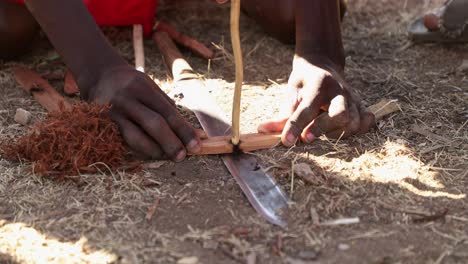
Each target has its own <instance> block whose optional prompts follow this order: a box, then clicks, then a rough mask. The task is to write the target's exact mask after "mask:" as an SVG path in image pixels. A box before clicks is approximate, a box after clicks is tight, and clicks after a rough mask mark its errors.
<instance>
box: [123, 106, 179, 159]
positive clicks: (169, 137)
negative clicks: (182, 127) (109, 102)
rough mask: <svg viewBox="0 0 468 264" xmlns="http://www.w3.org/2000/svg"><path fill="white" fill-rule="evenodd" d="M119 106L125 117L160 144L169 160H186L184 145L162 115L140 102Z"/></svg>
mask: <svg viewBox="0 0 468 264" xmlns="http://www.w3.org/2000/svg"><path fill="white" fill-rule="evenodd" d="M119 106H120V107H121V108H122V109H123V113H125V115H127V116H128V117H129V118H130V119H131V120H132V121H133V122H135V123H136V124H137V125H138V126H140V127H142V128H143V130H144V131H145V132H146V134H148V135H149V136H150V137H151V138H153V139H154V140H155V141H156V142H157V143H158V144H159V146H160V147H161V148H162V150H163V151H164V153H166V155H167V156H168V157H169V158H171V159H172V160H174V161H182V160H183V159H184V158H185V156H186V154H187V151H186V150H185V148H184V145H183V144H182V142H181V141H180V139H179V138H178V137H177V135H176V134H175V133H174V131H172V129H171V128H170V127H169V125H168V123H167V122H166V120H165V119H164V117H163V116H162V115H160V114H159V113H157V112H155V111H152V110H151V109H149V108H148V107H146V106H145V105H143V104H141V103H140V102H126V103H125V104H119Z"/></svg>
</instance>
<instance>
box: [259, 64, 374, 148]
mask: <svg viewBox="0 0 468 264" xmlns="http://www.w3.org/2000/svg"><path fill="white" fill-rule="evenodd" d="M311 58H312V57H311ZM311 61H313V62H314V63H311ZM342 75H343V74H342V71H341V70H339V67H337V66H335V65H334V64H333V63H331V62H328V60H326V59H324V58H320V57H315V58H312V59H306V58H302V57H298V56H296V57H295V58H294V61H293V71H292V73H291V76H290V78H289V81H288V87H289V90H288V99H287V101H286V102H284V103H283V106H282V108H283V110H282V113H281V116H280V118H278V119H276V120H273V121H268V122H265V123H263V124H261V125H260V126H259V127H258V131H259V132H262V133H273V132H280V131H282V137H281V139H282V142H283V144H284V145H285V146H292V145H294V144H295V143H296V141H297V139H298V138H300V139H301V140H302V141H303V142H304V143H311V142H313V141H314V140H315V139H316V138H317V137H319V136H321V135H326V136H327V137H331V138H344V137H348V136H351V135H354V134H358V133H364V132H367V131H368V130H369V129H370V128H372V127H373V126H374V125H375V119H374V115H373V114H372V113H371V112H369V111H368V110H367V109H365V108H364V107H363V106H362V105H361V102H360V99H359V97H358V96H357V95H356V94H355V93H354V91H353V90H352V89H351V88H350V87H348V86H347V85H346V84H345V83H344V79H343V77H342Z"/></svg>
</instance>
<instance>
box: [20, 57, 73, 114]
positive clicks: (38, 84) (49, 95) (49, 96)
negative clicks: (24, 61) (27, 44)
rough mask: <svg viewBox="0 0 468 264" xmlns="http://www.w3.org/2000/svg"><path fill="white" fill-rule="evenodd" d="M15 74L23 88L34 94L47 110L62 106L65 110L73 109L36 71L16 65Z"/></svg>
mask: <svg viewBox="0 0 468 264" xmlns="http://www.w3.org/2000/svg"><path fill="white" fill-rule="evenodd" d="M13 74H14V75H15V79H16V81H17V82H18V83H19V84H20V85H21V86H22V87H23V89H24V90H25V91H26V92H28V93H29V94H31V95H32V96H34V99H36V101H38V102H39V104H41V105H42V106H43V107H44V108H45V109H46V110H47V111H49V112H53V111H60V110H61V109H62V108H61V107H63V109H65V110H67V109H71V105H70V103H69V102H68V101H67V100H66V99H65V98H64V97H63V96H62V95H60V94H59V93H58V92H57V91H56V90H55V89H54V88H53V87H52V86H51V85H50V84H49V82H48V81H46V80H45V79H43V78H42V77H41V76H40V75H39V74H37V73H36V72H34V71H32V70H29V69H27V68H25V67H21V66H16V67H14V68H13Z"/></svg>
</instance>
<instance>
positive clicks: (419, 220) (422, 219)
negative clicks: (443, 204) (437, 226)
mask: <svg viewBox="0 0 468 264" xmlns="http://www.w3.org/2000/svg"><path fill="white" fill-rule="evenodd" d="M448 211H449V210H448V209H447V208H445V209H444V210H443V211H441V212H439V213H436V214H432V215H428V216H423V217H419V218H415V219H413V223H424V222H433V221H436V220H439V219H441V218H445V217H446V216H447V213H448Z"/></svg>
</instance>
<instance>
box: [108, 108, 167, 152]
mask: <svg viewBox="0 0 468 264" xmlns="http://www.w3.org/2000/svg"><path fill="white" fill-rule="evenodd" d="M110 116H111V118H112V119H113V120H114V121H115V122H116V123H117V125H118V126H119V129H120V133H122V137H123V138H124V140H125V142H126V143H127V145H128V146H129V147H130V149H131V150H132V151H133V152H134V153H136V154H137V156H139V157H141V158H150V159H163V158H164V152H163V151H162V150H161V148H160V147H159V145H158V144H157V143H156V142H155V141H154V140H153V139H151V138H150V137H149V136H148V135H147V134H146V133H145V132H144V131H142V130H141V128H139V127H138V126H137V125H135V124H134V123H133V122H132V121H130V120H128V119H127V118H125V117H124V116H122V115H120V114H117V113H114V112H111V113H110Z"/></svg>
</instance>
